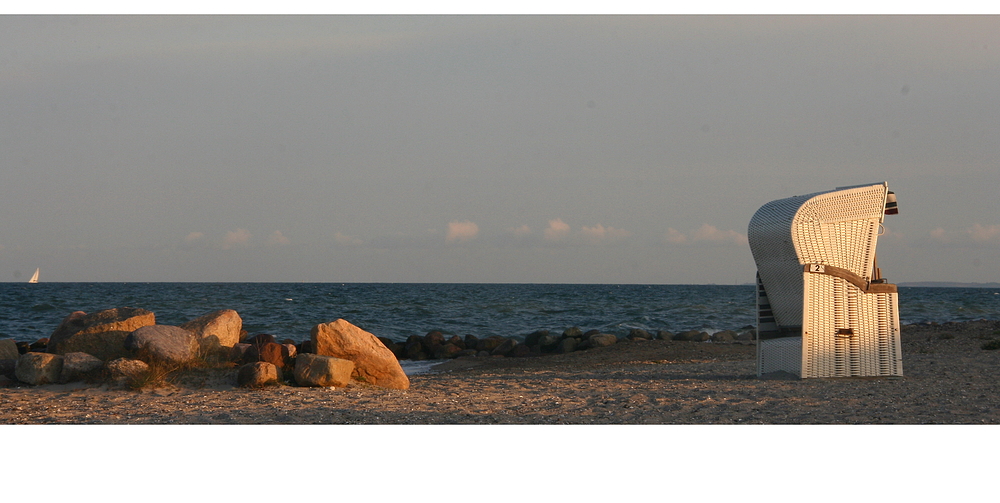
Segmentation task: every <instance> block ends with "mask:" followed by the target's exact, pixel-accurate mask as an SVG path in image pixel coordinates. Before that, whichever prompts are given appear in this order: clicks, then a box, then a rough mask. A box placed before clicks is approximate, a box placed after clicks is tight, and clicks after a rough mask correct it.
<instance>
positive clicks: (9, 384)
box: [0, 374, 17, 388]
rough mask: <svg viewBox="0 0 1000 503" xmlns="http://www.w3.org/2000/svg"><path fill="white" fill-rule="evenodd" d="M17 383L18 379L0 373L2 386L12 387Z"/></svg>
mask: <svg viewBox="0 0 1000 503" xmlns="http://www.w3.org/2000/svg"><path fill="white" fill-rule="evenodd" d="M15 385H17V381H16V380H14V379H11V378H9V377H7V376H5V375H3V374H0V388H12V387H14V386H15Z"/></svg>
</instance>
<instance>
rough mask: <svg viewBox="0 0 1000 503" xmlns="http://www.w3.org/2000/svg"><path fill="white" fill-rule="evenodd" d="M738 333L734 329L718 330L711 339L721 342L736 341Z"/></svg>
mask: <svg viewBox="0 0 1000 503" xmlns="http://www.w3.org/2000/svg"><path fill="white" fill-rule="evenodd" d="M736 335H737V334H736V332H733V331H732V330H723V331H721V332H716V333H714V334H712V338H711V340H712V342H719V343H729V342H735V341H736Z"/></svg>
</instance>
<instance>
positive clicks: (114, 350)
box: [48, 307, 156, 361]
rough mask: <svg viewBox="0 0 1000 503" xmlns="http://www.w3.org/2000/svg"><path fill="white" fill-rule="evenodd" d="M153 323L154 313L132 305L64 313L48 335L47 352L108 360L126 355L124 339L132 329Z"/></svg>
mask: <svg viewBox="0 0 1000 503" xmlns="http://www.w3.org/2000/svg"><path fill="white" fill-rule="evenodd" d="M154 324H156V316H155V315H154V314H153V313H151V312H149V311H147V310H145V309H139V308H134V307H118V308H115V309H105V310H103V311H98V312H96V313H92V314H85V313H84V312H83V311H77V312H75V313H72V314H70V315H69V316H67V317H66V318H65V319H64V320H63V321H62V323H60V324H59V327H58V328H56V330H55V331H54V332H52V335H51V336H50V337H49V346H48V352H49V353H56V354H66V353H76V352H82V353H87V354H89V355H93V356H94V357H96V358H98V359H101V360H104V361H108V360H113V359H115V358H120V357H123V356H127V355H128V350H126V349H125V338H126V337H128V335H129V334H130V333H132V332H134V331H135V330H137V329H139V328H142V327H145V326H149V325H154Z"/></svg>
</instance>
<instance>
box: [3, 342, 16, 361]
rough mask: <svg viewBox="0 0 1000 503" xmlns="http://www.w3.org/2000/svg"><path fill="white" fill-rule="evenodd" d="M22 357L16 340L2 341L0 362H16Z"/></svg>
mask: <svg viewBox="0 0 1000 503" xmlns="http://www.w3.org/2000/svg"><path fill="white" fill-rule="evenodd" d="M20 357H21V352H20V351H18V350H17V343H16V342H14V339H0V360H16V359H18V358H20Z"/></svg>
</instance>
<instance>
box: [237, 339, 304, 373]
mask: <svg viewBox="0 0 1000 503" xmlns="http://www.w3.org/2000/svg"><path fill="white" fill-rule="evenodd" d="M292 347H293V348H294V347H295V346H292ZM290 356H291V355H289V353H288V348H287V347H285V345H284V344H278V343H277V342H265V343H264V344H261V345H257V344H251V345H250V348H249V349H247V352H246V353H245V354H244V355H243V362H244V363H253V362H268V363H270V364H272V365H274V366H275V367H277V368H278V369H283V368H285V364H286V361H287V360H288V359H289V358H290Z"/></svg>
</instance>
